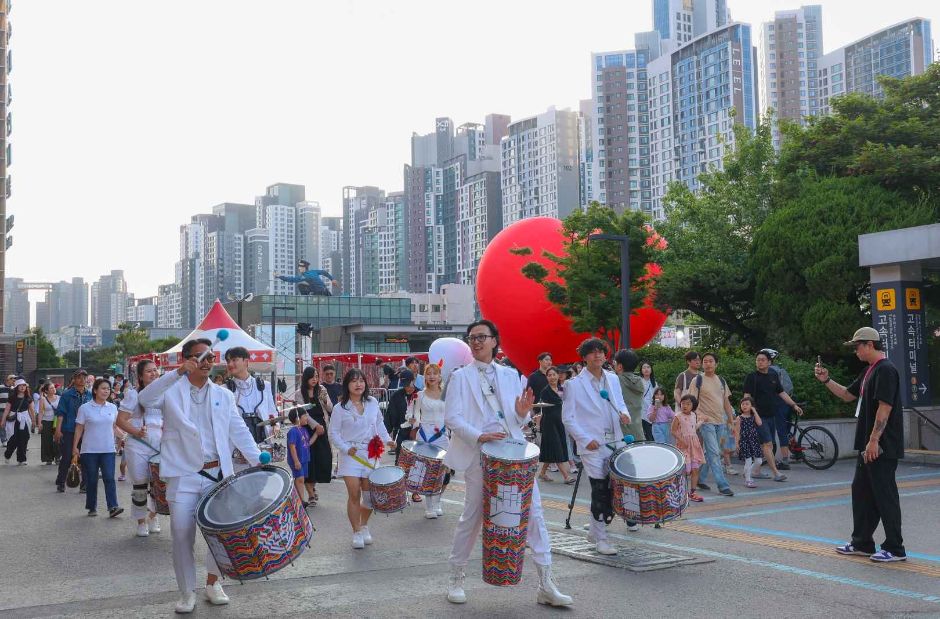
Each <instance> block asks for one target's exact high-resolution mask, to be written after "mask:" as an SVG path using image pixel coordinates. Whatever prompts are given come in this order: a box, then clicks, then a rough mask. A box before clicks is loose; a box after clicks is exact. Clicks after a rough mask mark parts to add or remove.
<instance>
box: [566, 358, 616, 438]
mask: <svg viewBox="0 0 940 619" xmlns="http://www.w3.org/2000/svg"><path fill="white" fill-rule="evenodd" d="M591 378H592V377H591V373H590V372H588V371H587V369H586V368H585V369H583V370H581V373H580V374H578V375H577V376H575V377H574V378H572V379H571V380H569V381H566V382H565V392H564V399H563V404H562V408H561V418H562V421H563V422H564V424H565V430H567V431H568V434H570V435H571V438H573V439H574V441H575V443H577V445H578V453H579V454H582V455H583V454H587V453H591V452H590V451H588V449H587V445H588V443H590V442H591V441H597V442H598V443H600V444H601V445H602V446H603V444H604V442H605V441H604V433H605V432H609V431H610V429H611V425H613V430H614V440H615V441H620V440H621V439H622V438H623V431H622V430H621V429H620V413H621V412H623V413H626V412H627V405H626V404H625V403H624V401H623V393H622V392H621V391H620V380H619V379H618V378H617V375H616V374H614V373H613V372H608V371H606V370H605V371H604V379H605V382H606V384H607V387H606V389H607V393H608V394H609V397H610V401H609V402H608V401H607V400H604V399H603V398H601V396H600V394H599V393H598V391H597V389H595V388H594V385H592V384H591ZM602 453H603V452H602ZM607 453H610V452H609V451H608V452H607Z"/></svg>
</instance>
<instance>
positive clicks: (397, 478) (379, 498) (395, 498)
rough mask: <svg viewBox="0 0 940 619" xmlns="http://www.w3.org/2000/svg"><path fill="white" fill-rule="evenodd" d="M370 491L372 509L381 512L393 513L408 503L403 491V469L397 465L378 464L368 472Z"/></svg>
mask: <svg viewBox="0 0 940 619" xmlns="http://www.w3.org/2000/svg"><path fill="white" fill-rule="evenodd" d="M369 489H370V490H371V491H372V509H374V510H375V511H377V512H379V513H382V514H394V513H395V512H400V511H401V510H403V509H405V507H406V506H407V505H408V502H407V495H406V493H405V471H403V470H402V469H401V468H400V467H397V466H380V467H379V468H377V469H375V470H374V471H372V472H371V473H369Z"/></svg>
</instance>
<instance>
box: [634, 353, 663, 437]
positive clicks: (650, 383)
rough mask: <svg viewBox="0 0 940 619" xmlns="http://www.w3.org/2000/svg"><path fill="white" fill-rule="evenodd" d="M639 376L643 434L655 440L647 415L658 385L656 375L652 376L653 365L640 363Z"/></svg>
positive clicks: (651, 423) (645, 362)
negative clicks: (641, 388) (641, 396)
mask: <svg viewBox="0 0 940 619" xmlns="http://www.w3.org/2000/svg"><path fill="white" fill-rule="evenodd" d="M640 378H641V379H643V436H645V437H646V440H648V441H655V440H656V437H655V436H653V422H652V421H650V418H649V415H650V411H651V410H652V406H653V394H654V393H656V388H657V387H659V385H658V384H657V383H656V377H655V376H653V365H652V364H651V363H649V362H648V361H644V362H642V363H641V364H640ZM663 399H665V398H663Z"/></svg>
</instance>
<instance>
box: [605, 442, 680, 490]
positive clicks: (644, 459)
mask: <svg viewBox="0 0 940 619" xmlns="http://www.w3.org/2000/svg"><path fill="white" fill-rule="evenodd" d="M684 466H685V458H684V457H683V456H682V452H680V451H679V450H678V449H676V448H675V447H673V446H672V445H663V444H662V443H635V444H633V445H626V446H624V447H621V448H620V449H618V450H617V451H616V452H614V455H612V456H611V457H610V470H611V473H613V474H614V475H616V476H617V477H619V478H620V479H623V480H625V481H659V480H661V479H667V478H669V477H672V476H673V475H675V474H676V473H678V472H679V471H680V470H682V468H683V467H684Z"/></svg>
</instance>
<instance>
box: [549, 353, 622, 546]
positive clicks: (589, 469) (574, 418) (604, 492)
mask: <svg viewBox="0 0 940 619" xmlns="http://www.w3.org/2000/svg"><path fill="white" fill-rule="evenodd" d="M608 352H609V349H608V348H607V343H606V342H605V341H604V340H602V339H599V338H596V337H592V338H588V339H586V340H584V341H583V342H581V345H580V346H579V347H578V355H580V357H581V359H583V360H584V364H585V367H584V369H583V370H581V373H580V374H578V375H577V376H575V377H574V378H572V379H570V380H568V381H566V382H565V395H564V404H563V405H562V412H561V415H562V421H564V424H565V429H566V430H567V431H568V433H569V434H571V437H572V438H573V439H574V441H575V443H577V445H578V454H579V455H580V456H581V466H582V467H584V469H583V470H584V472H585V473H587V476H588V479H589V480H590V482H591V516H592V518H591V527H590V531H591V533H590V539H591V540H592V541H593V542H594V543H596V544H597V552H599V553H600V554H603V555H615V554H617V550H616V549H614V548H613V547H612V546H611V545H610V543H609V542H608V541H607V539H608V538H607V525H608V524H610V522H611V521H612V520H613V518H614V512H613V503H612V499H611V494H610V477H609V475H610V468H609V461H610V455H611V453H612V452H611V450H610V449H608V448H607V444H608V443H610V444H611V445H616V444H618V443H620V441H621V440H623V431H622V430H621V429H620V424H621V423H623V424H628V423H630V413H629V412H628V410H627V405H626V404H625V403H624V401H623V394H622V393H621V391H620V382H619V379H618V378H617V375H616V374H614V373H613V372H608V371H606V370H605V369H604V362H605V361H606V360H607V354H608Z"/></svg>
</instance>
